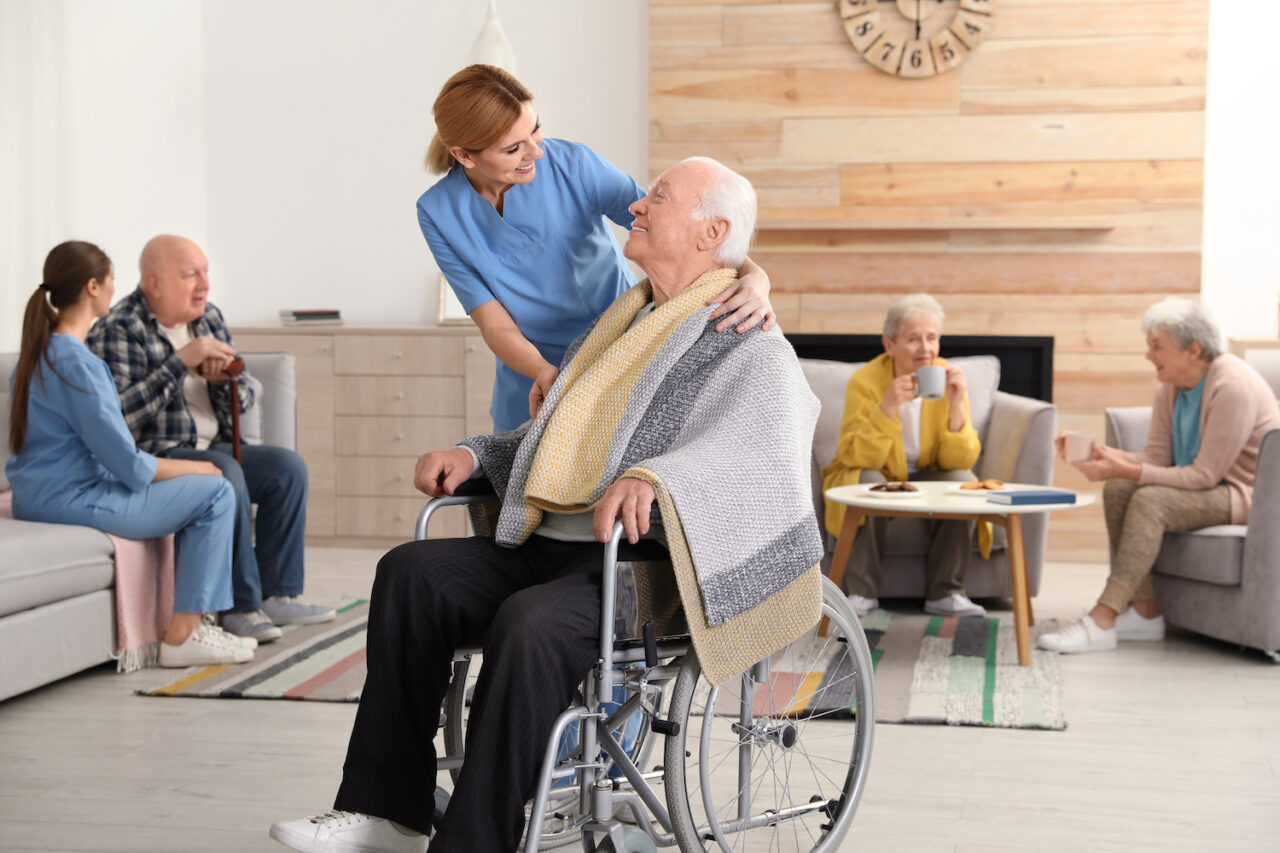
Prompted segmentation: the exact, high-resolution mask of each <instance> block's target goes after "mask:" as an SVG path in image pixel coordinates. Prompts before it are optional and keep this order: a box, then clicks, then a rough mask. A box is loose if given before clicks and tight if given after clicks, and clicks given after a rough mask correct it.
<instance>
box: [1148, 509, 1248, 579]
mask: <svg viewBox="0 0 1280 853" xmlns="http://www.w3.org/2000/svg"><path fill="white" fill-rule="evenodd" d="M1248 529H1249V528H1247V527H1246V526H1244V525H1243V524H1217V525H1214V526H1213V527H1202V528H1200V529H1199V530H1192V531H1190V532H1189V533H1166V534H1165V535H1164V541H1163V542H1162V543H1161V545H1160V555H1159V556H1158V557H1156V564H1155V566H1154V571H1155V573H1156V574H1157V575H1170V576H1172V577H1179V578H1186V579H1187V580H1193V581H1203V582H1204V583H1213V584H1218V585H1220V586H1239V585H1240V579H1241V576H1242V571H1243V566H1244V535H1245V532H1246V531H1247V530H1248Z"/></svg>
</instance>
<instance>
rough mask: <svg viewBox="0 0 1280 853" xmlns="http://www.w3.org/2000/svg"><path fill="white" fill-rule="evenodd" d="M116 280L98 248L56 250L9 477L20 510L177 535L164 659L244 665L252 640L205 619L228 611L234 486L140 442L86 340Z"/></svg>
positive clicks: (136, 534) (29, 350) (144, 535)
mask: <svg viewBox="0 0 1280 853" xmlns="http://www.w3.org/2000/svg"><path fill="white" fill-rule="evenodd" d="M113 278H114V277H113V275H112V270H111V260H110V259H109V258H108V257H107V256H106V255H105V254H104V253H103V252H102V250H101V249H99V248H98V247H97V246H95V245H93V244H92V243H84V242H80V241H71V242H67V243H62V244H60V245H58V246H55V247H54V248H53V250H52V251H50V252H49V255H48V257H47V258H46V259H45V262H44V281H43V282H42V283H41V284H40V286H39V288H38V289H37V290H36V292H35V293H33V294H32V295H31V298H30V299H29V300H28V301H27V309H26V314H25V316H24V318H23V324H22V348H21V350H20V352H19V355H18V366H17V368H15V370H14V372H13V376H12V378H11V379H10V390H11V396H10V403H11V406H10V413H9V446H10V450H11V451H12V453H13V455H12V456H11V457H9V461H8V462H7V463H6V464H5V475H6V476H7V477H8V478H9V482H10V485H12V487H13V514H14V516H15V517H16V518H19V519H22V520H24V521H44V522H52V523H55V524H79V525H83V526H85V527H93V528H97V529H98V530H103V531H105V532H107V533H111V534H113V535H116V536H120V537H123V538H125V539H151V538H155V537H158V536H167V535H169V534H170V533H176V534H177V536H176V539H175V542H174V562H175V569H174V602H173V609H174V614H173V619H172V621H171V622H170V623H169V626H168V629H167V630H166V632H165V636H164V638H163V641H162V642H161V643H160V648H159V663H160V665H161V666H177V667H185V666H193V665H208V664H228V663H243V662H244V661H247V660H249V659H251V658H252V657H253V648H254V647H255V646H256V645H257V643H256V642H255V641H254V640H253V639H246V638H241V637H236V636H234V635H232V634H227V633H224V632H223V631H222V630H221V629H220V628H217V627H214V626H212V625H205V624H203V621H202V616H203V614H204V613H205V612H212V611H219V610H227V609H229V608H230V607H231V539H232V533H233V531H234V529H235V508H236V501H235V493H234V492H233V491H232V489H231V485H230V484H229V483H228V482H227V481H226V480H225V479H223V477H222V475H221V472H219V471H218V469H217V468H216V467H214V465H213V464H212V463H210V462H197V461H190V460H185V459H158V458H156V457H155V456H152V455H151V454H150V453H144V452H143V451H141V450H138V449H137V447H136V445H135V444H134V441H133V435H132V434H131V433H130V432H129V428H128V426H126V425H125V422H124V415H123V414H122V413H121V411H120V395H119V394H118V393H117V392H116V386H115V383H114V382H113V381H112V379H111V372H110V371H109V370H108V369H107V365H106V362H104V361H102V359H100V358H98V357H97V356H96V355H94V354H93V353H91V352H90V351H89V349H88V348H87V347H86V346H85V344H84V339H85V336H86V335H87V334H88V332H89V327H90V326H92V325H93V322H94V321H95V320H96V319H98V318H99V317H105V316H106V314H107V309H108V308H110V307H111V297H112V295H113V294H114V293H115V284H114V280H113ZM193 475H196V476H193Z"/></svg>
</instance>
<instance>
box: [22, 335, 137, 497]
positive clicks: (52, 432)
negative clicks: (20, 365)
mask: <svg viewBox="0 0 1280 853" xmlns="http://www.w3.org/2000/svg"><path fill="white" fill-rule="evenodd" d="M49 358H50V360H51V361H52V362H53V365H54V368H55V370H50V369H49V365H48V364H47V363H45V360H44V359H43V358H41V359H40V360H39V361H38V362H37V363H36V370H35V374H34V375H33V376H32V377H31V394H30V399H29V402H28V404H27V435H26V440H25V442H24V443H23V446H22V452H21V453H19V454H18V455H16V456H11V457H9V461H8V463H6V464H5V475H6V476H7V477H8V478H9V482H10V484H11V485H12V486H13V501H14V508H15V510H18V513H17V514H18V515H19V517H26V518H30V517H32V516H33V515H38V514H40V513H39V508H40V507H42V506H48V505H53V506H58V507H63V506H66V505H68V504H71V503H79V502H82V501H86V500H87V501H90V502H91V501H92V500H93V497H94V495H95V493H99V492H103V491H104V490H109V489H110V488H112V487H114V486H116V484H123V485H124V486H125V487H126V488H127V489H129V491H131V492H137V491H140V490H142V489H143V488H145V487H146V486H147V485H148V484H149V483H150V482H151V481H152V480H153V479H154V478H155V474H156V458H155V457H154V456H152V455H151V454H150V453H145V452H143V451H141V450H138V448H137V446H136V445H135V444H134V441H133V435H132V434H131V433H130V432H129V427H128V426H127V425H126V424H125V422H124V415H123V414H121V412H120V394H119V392H117V391H116V385H115V382H113V381H112V379H111V371H110V370H109V369H108V368H107V364H106V362H104V361H103V360H102V359H100V358H98V357H97V356H96V355H94V354H93V353H91V352H90V351H89V349H88V348H87V347H86V346H85V345H84V344H83V343H81V341H80V340H79V339H78V338H76V337H74V336H72V335H53V336H52V337H50V339H49ZM9 388H10V391H11V392H12V389H13V377H12V376H10V377H9Z"/></svg>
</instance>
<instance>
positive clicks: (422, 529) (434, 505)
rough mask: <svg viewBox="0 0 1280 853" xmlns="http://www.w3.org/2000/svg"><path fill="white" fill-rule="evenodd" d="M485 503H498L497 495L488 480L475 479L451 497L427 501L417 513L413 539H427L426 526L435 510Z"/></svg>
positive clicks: (465, 482) (454, 492)
mask: <svg viewBox="0 0 1280 853" xmlns="http://www.w3.org/2000/svg"><path fill="white" fill-rule="evenodd" d="M486 503H498V493H497V492H495V491H494V490H493V483H490V482H489V478H488V477H477V478H476V479H474V480H466V481H464V482H462V483H461V484H459V485H458V487H457V488H456V489H454V490H453V494H452V495H448V496H447V497H443V498H432V499H431V500H429V501H427V503H426V505H425V506H424V507H423V508H422V511H421V512H419V513H418V522H417V524H416V525H415V526H414V532H413V538H414V539H426V538H427V525H428V524H430V523H431V516H433V515H435V513H436V510H439V509H443V508H444V507H447V506H467V505H469V504H486Z"/></svg>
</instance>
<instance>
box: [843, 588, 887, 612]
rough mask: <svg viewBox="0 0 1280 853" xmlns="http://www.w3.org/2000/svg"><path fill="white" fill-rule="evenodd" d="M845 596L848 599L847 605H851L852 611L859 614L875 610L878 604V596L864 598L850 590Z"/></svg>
mask: <svg viewBox="0 0 1280 853" xmlns="http://www.w3.org/2000/svg"><path fill="white" fill-rule="evenodd" d="M847 598H848V599H849V606H850V607H852V608H853V612H854V613H857V614H858V615H859V616H866V615H867V614H868V613H870V612H871V611H872V610H875V609H876V608H878V607H879V606H880V599H878V598H864V597H862V596H861V595H857V594H855V593H852V592H851V593H849V595H848V596H847Z"/></svg>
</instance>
